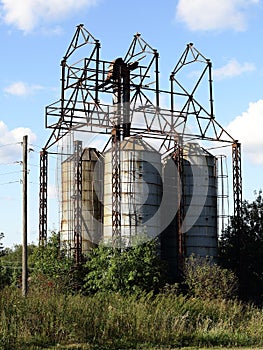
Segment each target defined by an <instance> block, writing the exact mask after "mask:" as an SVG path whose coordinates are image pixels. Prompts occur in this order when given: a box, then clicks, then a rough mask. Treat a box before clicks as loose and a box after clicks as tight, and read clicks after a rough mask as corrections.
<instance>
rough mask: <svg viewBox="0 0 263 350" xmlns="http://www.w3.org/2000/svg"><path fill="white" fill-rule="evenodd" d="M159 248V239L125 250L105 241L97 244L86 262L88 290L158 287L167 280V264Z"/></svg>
mask: <svg viewBox="0 0 263 350" xmlns="http://www.w3.org/2000/svg"><path fill="white" fill-rule="evenodd" d="M157 249H158V244H157V241H155V240H153V241H149V242H145V243H143V244H138V245H135V246H133V247H131V248H127V249H126V250H124V251H119V250H118V249H114V248H111V247H106V246H103V245H100V246H98V247H96V248H93V249H92V250H91V252H89V256H88V258H87V262H86V265H85V268H86V269H87V274H86V276H85V279H84V280H85V285H84V289H85V291H86V292H88V293H90V292H91V293H95V292H108V291H115V292H124V293H126V292H128V293H133V292H140V291H146V292H149V291H157V290H158V289H159V288H160V287H161V286H163V285H164V283H165V268H164V264H163V262H162V261H161V259H160V257H159V256H158V254H157Z"/></svg>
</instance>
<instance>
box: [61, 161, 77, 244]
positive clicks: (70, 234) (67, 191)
mask: <svg viewBox="0 0 263 350" xmlns="http://www.w3.org/2000/svg"><path fill="white" fill-rule="evenodd" d="M73 194H74V156H70V157H68V158H67V159H66V160H64V161H63V162H62V163H61V209H60V210H61V227H60V242H61V244H62V245H63V246H64V247H65V248H66V249H68V250H70V248H71V247H74V216H73V211H74V205H73V201H72V198H73Z"/></svg>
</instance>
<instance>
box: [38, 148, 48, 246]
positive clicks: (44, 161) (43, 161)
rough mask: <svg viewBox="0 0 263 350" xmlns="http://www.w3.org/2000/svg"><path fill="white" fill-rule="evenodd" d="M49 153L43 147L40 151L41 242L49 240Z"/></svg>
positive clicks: (44, 242) (43, 243) (41, 243)
mask: <svg viewBox="0 0 263 350" xmlns="http://www.w3.org/2000/svg"><path fill="white" fill-rule="evenodd" d="M47 174H48V155H47V151H46V150H45V149H43V150H42V151H41V152H40V178H39V182H40V190H39V244H40V245H45V244H46V241H47V182H48V175H47Z"/></svg>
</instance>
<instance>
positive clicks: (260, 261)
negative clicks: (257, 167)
mask: <svg viewBox="0 0 263 350" xmlns="http://www.w3.org/2000/svg"><path fill="white" fill-rule="evenodd" d="M239 227H240V228H241V232H240V230H238V228H239ZM238 232H239V233H238ZM219 243H220V246H219V248H220V250H219V251H220V258H221V264H222V266H223V267H226V268H229V269H231V270H233V271H234V272H235V273H236V274H237V275H238V277H239V283H240V295H241V297H242V298H245V299H249V300H253V301H257V302H262V295H263V196H262V191H259V192H258V193H256V192H255V200H254V201H252V202H251V203H249V202H248V201H244V202H243V205H242V218H241V222H237V221H236V220H235V219H234V218H231V224H230V225H229V226H228V227H227V229H226V230H225V231H224V232H223V234H222V236H221V237H220V242H219Z"/></svg>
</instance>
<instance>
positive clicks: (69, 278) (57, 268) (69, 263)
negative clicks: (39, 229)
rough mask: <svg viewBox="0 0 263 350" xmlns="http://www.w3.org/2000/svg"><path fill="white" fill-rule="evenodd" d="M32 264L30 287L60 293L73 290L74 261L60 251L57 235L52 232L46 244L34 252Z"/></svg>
mask: <svg viewBox="0 0 263 350" xmlns="http://www.w3.org/2000/svg"><path fill="white" fill-rule="evenodd" d="M32 262H33V265H34V269H33V272H32V275H31V280H32V282H31V283H32V285H34V286H37V287H40V288H44V289H45V288H46V287H52V288H53V290H54V291H56V290H59V291H62V292H69V291H72V290H73V285H72V284H73V280H74V261H73V259H71V258H70V257H68V256H67V254H66V253H65V252H64V251H63V249H61V246H60V236H59V234H58V233H56V232H52V233H51V235H50V237H49V238H48V241H47V244H46V245H45V246H39V247H37V248H36V249H35V250H34V252H33V255H32Z"/></svg>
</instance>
